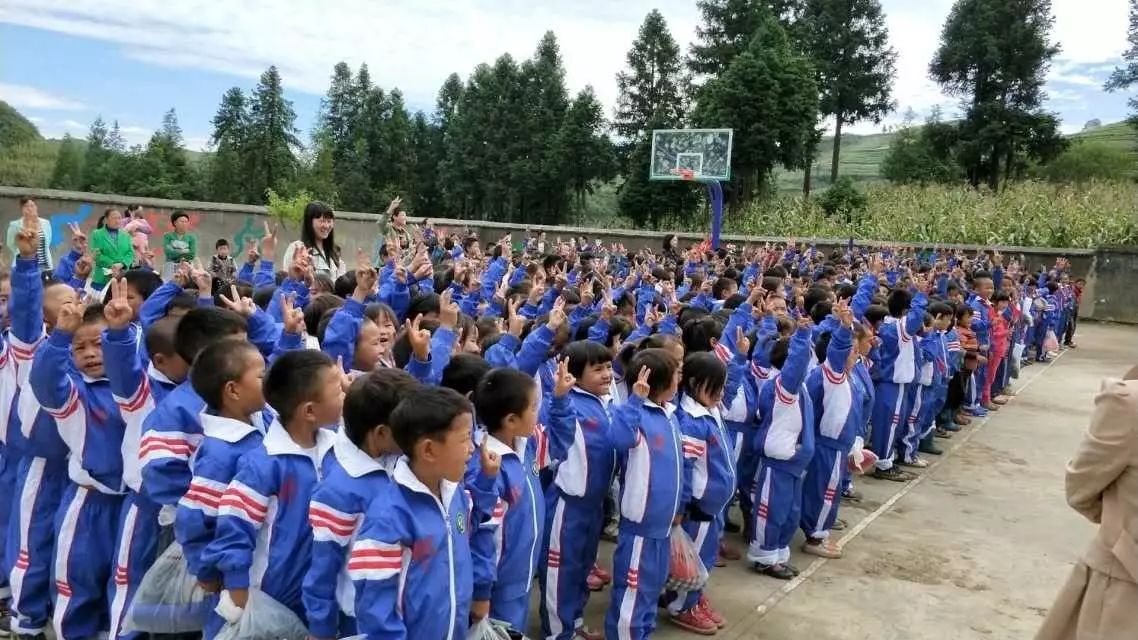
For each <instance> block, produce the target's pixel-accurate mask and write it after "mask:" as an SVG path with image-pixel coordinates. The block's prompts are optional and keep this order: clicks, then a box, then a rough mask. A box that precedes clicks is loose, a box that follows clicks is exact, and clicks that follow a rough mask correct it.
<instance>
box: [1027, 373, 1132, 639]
mask: <svg viewBox="0 0 1138 640" xmlns="http://www.w3.org/2000/svg"><path fill="white" fill-rule="evenodd" d="M1067 503H1068V504H1070V505H1071V507H1072V508H1073V509H1074V510H1075V511H1078V512H1079V513H1081V514H1082V515H1083V516H1084V517H1086V518H1087V519H1088V520H1090V521H1091V522H1094V523H1096V524H1098V525H1099V529H1098V534H1097V535H1096V536H1095V539H1094V541H1093V542H1091V546H1090V548H1089V549H1087V551H1086V552H1085V553H1084V554H1083V557H1082V559H1081V560H1080V561H1079V562H1077V563H1076V564H1075V568H1074V569H1073V570H1072V571H1071V576H1070V577H1069V578H1068V579H1067V584H1066V585H1064V586H1063V588H1062V590H1060V591H1059V595H1058V596H1057V597H1056V598H1055V604H1054V605H1053V606H1052V607H1051V611H1050V613H1049V614H1048V615H1047V619H1046V620H1045V621H1044V622H1043V627H1042V628H1041V629H1040V630H1039V634H1038V635H1037V636H1036V640H1060V639H1070V640H1076V639H1077V640H1099V639H1102V640H1106V639H1107V638H1134V637H1138V367H1135V368H1134V369H1131V370H1130V372H1129V373H1127V374H1126V376H1125V377H1124V378H1123V379H1122V380H1107V381H1105V382H1104V383H1103V385H1102V390H1101V391H1100V392H1099V395H1098V397H1096V398H1095V413H1094V416H1093V417H1092V419H1091V426H1090V428H1089V429H1088V430H1087V433H1086V435H1085V436H1084V437H1083V442H1082V444H1080V445H1079V449H1078V451H1077V452H1076V453H1075V457H1074V459H1072V460H1071V462H1069V463H1068V464H1067Z"/></svg>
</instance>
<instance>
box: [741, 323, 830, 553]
mask: <svg viewBox="0 0 1138 640" xmlns="http://www.w3.org/2000/svg"><path fill="white" fill-rule="evenodd" d="M812 350H813V349H812V343H811V341H810V329H809V328H801V329H799V330H798V331H796V332H795V333H794V336H793V337H792V338H791V339H790V351H789V353H788V354H787V357H786V362H785V363H784V364H783V367H782V370H781V371H779V374H778V376H776V377H775V379H774V380H773V381H772V382H770V383H767V384H766V385H765V386H764V387H763V391H762V393H761V394H759V412H760V413H761V414H762V421H761V422H760V424H759V428H758V429H757V430H756V431H755V440H754V442H753V444H752V446H753V447H754V450H755V453H756V455H757V457H758V460H759V465H758V469H757V471H756V473H755V485H754V487H755V488H754V491H753V493H752V498H751V499H752V500H753V502H754V505H755V532H754V538H753V539H752V540H751V544H750V546H749V548H748V549H747V560H749V561H750V562H754V563H758V564H761V565H775V564H781V563H785V562H786V561H787V560H789V559H790V540H791V538H793V537H794V531H795V530H796V529H797V528H798V524H799V519H800V514H801V511H802V482H803V479H804V478H805V476H806V468H807V466H808V465H809V463H810V460H811V459H812V458H813V456H814V430H813V429H812V428H811V426H812V425H813V424H814V411H813V407H812V405H811V404H810V396H809V395H808V394H807V393H805V392H804V391H805V390H804V387H803V383H804V382H805V381H806V370H807V368H808V367H809V365H810V352H811V351H812Z"/></svg>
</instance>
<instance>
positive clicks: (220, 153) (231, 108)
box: [207, 87, 259, 202]
mask: <svg viewBox="0 0 1138 640" xmlns="http://www.w3.org/2000/svg"><path fill="white" fill-rule="evenodd" d="M211 123H212V124H213V134H212V135H211V136H210V144H212V145H214V147H215V148H216V151H215V152H214V154H213V157H212V158H211V159H210V162H209V166H208V177H207V185H208V191H209V195H210V198H213V199H214V200H219V201H221V202H254V201H259V200H257V198H256V194H251V193H250V192H249V190H248V184H249V183H248V181H247V179H246V171H247V169H248V167H249V163H248V162H247V161H246V159H245V153H246V146H245V145H246V143H247V140H248V136H249V112H248V102H247V101H246V99H245V94H244V92H242V91H241V89H240V88H238V87H233V88H231V89H229V90H228V91H226V92H225V95H223V96H222V98H221V104H220V105H219V106H218V108H217V113H216V114H215V115H214V116H213V120H211Z"/></svg>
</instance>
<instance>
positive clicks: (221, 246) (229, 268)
mask: <svg viewBox="0 0 1138 640" xmlns="http://www.w3.org/2000/svg"><path fill="white" fill-rule="evenodd" d="M213 250H214V254H213V257H212V258H210V261H209V273H210V275H212V276H213V277H214V279H215V280H220V281H221V284H222V286H225V287H228V286H229V285H231V284H233V283H235V282H237V263H236V262H234V261H233V256H231V255H230V254H229V251H230V249H229V241H228V240H226V239H225V238H218V240H217V242H216V243H214V245H213ZM203 293H204V292H203Z"/></svg>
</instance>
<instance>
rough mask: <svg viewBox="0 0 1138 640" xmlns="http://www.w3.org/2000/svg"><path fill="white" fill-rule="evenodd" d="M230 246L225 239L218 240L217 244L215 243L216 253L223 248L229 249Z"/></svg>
mask: <svg viewBox="0 0 1138 640" xmlns="http://www.w3.org/2000/svg"><path fill="white" fill-rule="evenodd" d="M228 246H229V241H228V240H226V239H225V238H218V239H217V242H215V243H213V249H214V251H216V250H218V249H220V248H222V247H228Z"/></svg>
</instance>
